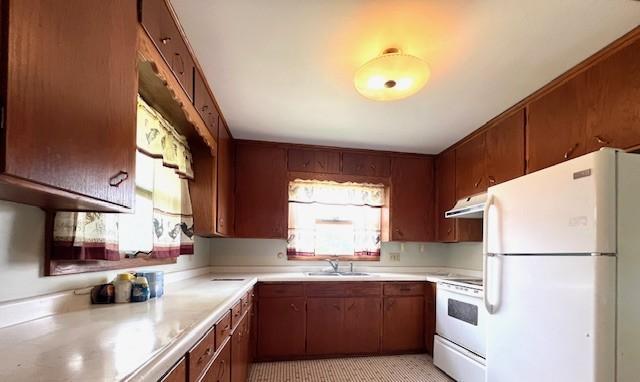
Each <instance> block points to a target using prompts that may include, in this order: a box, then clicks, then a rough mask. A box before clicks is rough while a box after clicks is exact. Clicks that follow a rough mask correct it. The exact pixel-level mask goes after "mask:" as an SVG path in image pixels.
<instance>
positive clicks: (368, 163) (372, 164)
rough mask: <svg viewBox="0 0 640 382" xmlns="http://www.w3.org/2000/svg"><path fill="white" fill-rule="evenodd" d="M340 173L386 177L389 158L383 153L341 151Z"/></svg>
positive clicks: (388, 171) (389, 163) (389, 167)
mask: <svg viewBox="0 0 640 382" xmlns="http://www.w3.org/2000/svg"><path fill="white" fill-rule="evenodd" d="M342 173H343V174H345V175H358V176H374V177H388V176H389V175H390V174H391V159H390V158H389V157H388V156H384V155H374V154H359V153H352V152H344V153H342Z"/></svg>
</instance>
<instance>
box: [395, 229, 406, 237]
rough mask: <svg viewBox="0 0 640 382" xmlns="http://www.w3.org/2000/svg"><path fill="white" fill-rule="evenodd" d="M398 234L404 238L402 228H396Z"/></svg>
mask: <svg viewBox="0 0 640 382" xmlns="http://www.w3.org/2000/svg"><path fill="white" fill-rule="evenodd" d="M396 233H397V234H398V236H404V235H403V233H402V231H401V230H400V228H396Z"/></svg>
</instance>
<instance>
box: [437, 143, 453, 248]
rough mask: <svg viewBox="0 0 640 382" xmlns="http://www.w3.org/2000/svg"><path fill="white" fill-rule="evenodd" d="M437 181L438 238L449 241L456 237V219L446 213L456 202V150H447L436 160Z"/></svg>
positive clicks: (440, 240) (445, 241) (444, 241)
mask: <svg viewBox="0 0 640 382" xmlns="http://www.w3.org/2000/svg"><path fill="white" fill-rule="evenodd" d="M435 183H436V188H435V189H436V195H435V196H436V219H435V221H436V240H437V241H439V242H443V243H447V242H453V241H455V238H456V233H455V228H456V225H455V220H454V219H446V218H445V217H444V213H445V212H447V211H449V210H450V209H451V208H452V207H453V205H454V204H455V203H456V152H455V150H450V151H446V152H444V153H442V154H440V155H438V156H437V157H436V160H435Z"/></svg>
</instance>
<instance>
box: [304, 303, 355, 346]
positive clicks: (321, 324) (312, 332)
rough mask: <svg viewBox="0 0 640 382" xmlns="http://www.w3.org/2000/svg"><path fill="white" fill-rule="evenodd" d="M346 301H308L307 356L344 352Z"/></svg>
mask: <svg viewBox="0 0 640 382" xmlns="http://www.w3.org/2000/svg"><path fill="white" fill-rule="evenodd" d="M346 334H347V333H346V332H345V330H344V299H343V298H337V297H334V298H321V297H312V298H308V299H307V354H309V355H328V354H340V353H343V352H344V342H343V341H344V338H345V337H344V336H345V335H346Z"/></svg>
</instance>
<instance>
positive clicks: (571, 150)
mask: <svg viewBox="0 0 640 382" xmlns="http://www.w3.org/2000/svg"><path fill="white" fill-rule="evenodd" d="M577 148H578V144H577V143H576V144H574V145H573V146H571V147H570V148H569V150H567V151H566V152H565V153H564V159H569V157H571V155H572V154H573V152H574V151H576V149H577Z"/></svg>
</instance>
